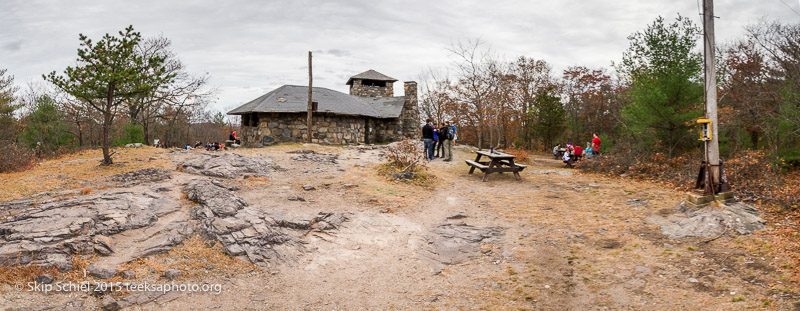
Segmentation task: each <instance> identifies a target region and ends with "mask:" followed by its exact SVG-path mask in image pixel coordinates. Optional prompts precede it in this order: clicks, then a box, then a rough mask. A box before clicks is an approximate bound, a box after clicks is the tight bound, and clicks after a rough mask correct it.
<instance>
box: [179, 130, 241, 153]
mask: <svg viewBox="0 0 800 311" xmlns="http://www.w3.org/2000/svg"><path fill="white" fill-rule="evenodd" d="M228 140H230V141H232V143H231V144H233V147H236V146H237V145H240V144H241V143H242V142H241V140H239V136H238V135H236V131H232V132H231V134H230V136H228ZM200 148H203V149H205V150H206V151H217V150H224V149H225V144H220V143H218V142H213V143H212V142H207V143H205V144H204V143H202V142H200V141H199V140H198V141H195V142H194V146H192V145H189V144H186V146H183V149H184V150H194V149H200Z"/></svg>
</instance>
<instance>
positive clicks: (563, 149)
mask: <svg viewBox="0 0 800 311" xmlns="http://www.w3.org/2000/svg"><path fill="white" fill-rule="evenodd" d="M564 152H567V148H559V149H558V154H553V156H554V157H556V159H559V160H560V159H561V158H562V157H564Z"/></svg>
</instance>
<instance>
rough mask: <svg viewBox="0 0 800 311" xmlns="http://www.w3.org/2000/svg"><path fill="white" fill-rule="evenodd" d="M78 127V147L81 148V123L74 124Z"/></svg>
mask: <svg viewBox="0 0 800 311" xmlns="http://www.w3.org/2000/svg"><path fill="white" fill-rule="evenodd" d="M75 123H76V124H77V126H78V147H79V148H83V127H82V126H81V122H75Z"/></svg>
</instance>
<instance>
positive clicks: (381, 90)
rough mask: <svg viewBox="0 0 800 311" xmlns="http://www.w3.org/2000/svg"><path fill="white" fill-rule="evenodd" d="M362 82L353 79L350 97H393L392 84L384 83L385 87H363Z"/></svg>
mask: <svg viewBox="0 0 800 311" xmlns="http://www.w3.org/2000/svg"><path fill="white" fill-rule="evenodd" d="M362 82H363V80H361V79H353V84H352V85H351V86H350V95H354V96H361V97H375V98H383V97H392V96H394V84H393V83H392V82H385V83H386V86H371V85H364V84H363V83H362Z"/></svg>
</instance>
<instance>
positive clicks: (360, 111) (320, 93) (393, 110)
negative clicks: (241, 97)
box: [228, 85, 405, 118]
mask: <svg viewBox="0 0 800 311" xmlns="http://www.w3.org/2000/svg"><path fill="white" fill-rule="evenodd" d="M312 93H313V94H312V96H313V99H314V101H315V102H317V103H318V105H317V112H325V113H333V114H340V115H354V116H367V117H374V118H398V117H400V112H401V111H402V110H403V104H404V103H405V97H403V96H398V97H385V98H377V99H376V98H369V97H359V96H353V95H349V94H345V93H342V92H338V91H334V90H331V89H327V88H323V87H315V88H313V89H312ZM307 109H308V87H307V86H299V85H284V86H281V87H279V88H277V89H275V90H272V91H271V92H269V93H267V94H264V95H261V96H260V97H258V98H256V99H254V100H252V101H250V102H248V103H246V104H244V105H241V106H239V107H238V108H236V109H233V110H231V111H229V112H228V114H229V115H243V114H247V113H252V112H289V113H296V112H306V111H308V110H307Z"/></svg>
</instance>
